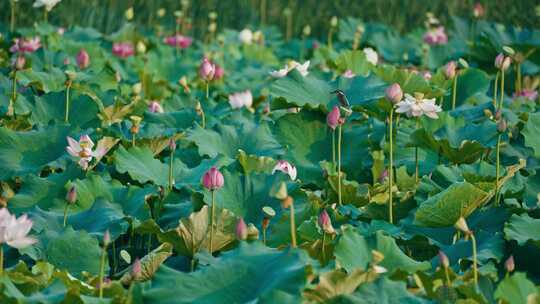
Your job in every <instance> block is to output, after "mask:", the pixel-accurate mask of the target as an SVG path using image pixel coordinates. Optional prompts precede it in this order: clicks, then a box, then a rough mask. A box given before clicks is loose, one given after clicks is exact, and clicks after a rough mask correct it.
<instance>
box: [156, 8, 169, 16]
mask: <svg viewBox="0 0 540 304" xmlns="http://www.w3.org/2000/svg"><path fill="white" fill-rule="evenodd" d="M166 12H167V11H166V10H165V9H164V8H160V9H158V10H157V16H158V17H159V18H163V17H164V16H165V13H166Z"/></svg>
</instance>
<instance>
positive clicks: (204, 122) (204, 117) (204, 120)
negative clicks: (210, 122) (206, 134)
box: [201, 111, 206, 129]
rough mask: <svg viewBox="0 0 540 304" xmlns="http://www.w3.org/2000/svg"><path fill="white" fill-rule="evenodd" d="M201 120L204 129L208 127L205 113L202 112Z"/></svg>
mask: <svg viewBox="0 0 540 304" xmlns="http://www.w3.org/2000/svg"><path fill="white" fill-rule="evenodd" d="M201 120H202V128H203V129H204V128H205V127H206V116H205V115H204V111H201Z"/></svg>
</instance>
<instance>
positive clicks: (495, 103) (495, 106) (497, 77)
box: [493, 71, 499, 109]
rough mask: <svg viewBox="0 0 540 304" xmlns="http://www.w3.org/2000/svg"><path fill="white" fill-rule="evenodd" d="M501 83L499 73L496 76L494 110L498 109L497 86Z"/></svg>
mask: <svg viewBox="0 0 540 304" xmlns="http://www.w3.org/2000/svg"><path fill="white" fill-rule="evenodd" d="M498 82H499V71H497V75H495V84H494V85H493V108H494V109H497V84H498Z"/></svg>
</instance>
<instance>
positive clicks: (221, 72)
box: [214, 64, 225, 80]
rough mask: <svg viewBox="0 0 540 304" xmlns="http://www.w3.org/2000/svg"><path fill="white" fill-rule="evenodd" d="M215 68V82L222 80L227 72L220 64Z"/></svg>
mask: <svg viewBox="0 0 540 304" xmlns="http://www.w3.org/2000/svg"><path fill="white" fill-rule="evenodd" d="M215 66H216V70H215V72H214V80H220V79H221V78H223V76H224V75H225V70H224V69H223V68H222V67H221V66H220V65H219V64H215Z"/></svg>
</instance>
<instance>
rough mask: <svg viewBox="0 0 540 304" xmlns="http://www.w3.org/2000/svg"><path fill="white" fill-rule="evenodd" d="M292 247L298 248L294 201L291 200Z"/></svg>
mask: <svg viewBox="0 0 540 304" xmlns="http://www.w3.org/2000/svg"><path fill="white" fill-rule="evenodd" d="M290 209H291V247H292V248H296V223H295V220H294V202H291V206H290Z"/></svg>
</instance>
